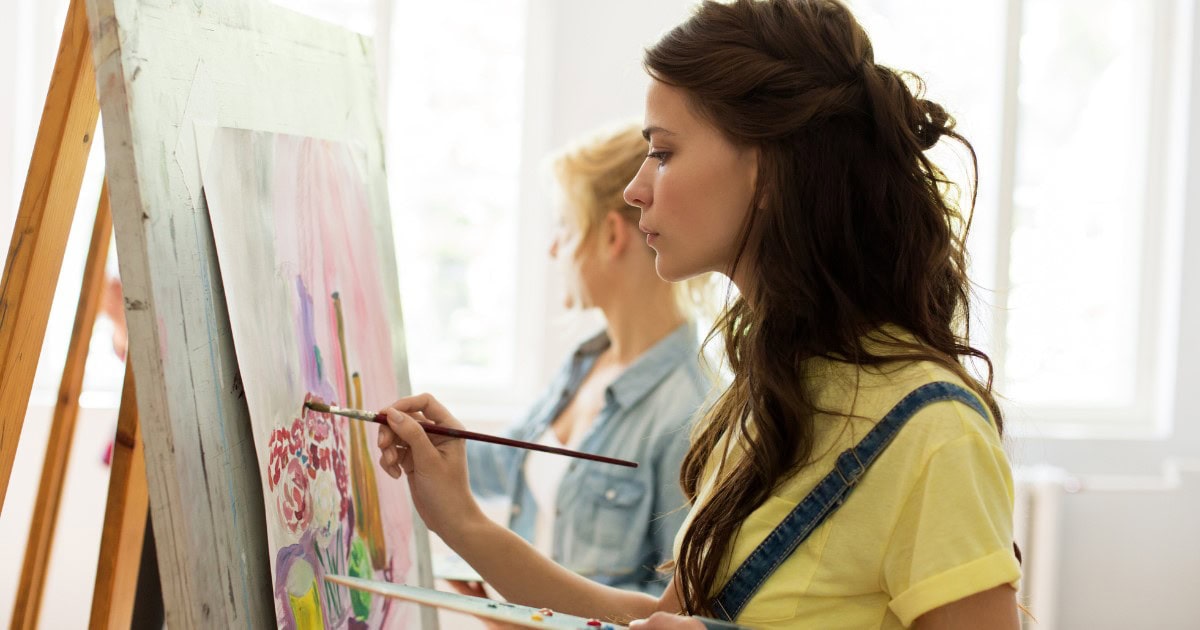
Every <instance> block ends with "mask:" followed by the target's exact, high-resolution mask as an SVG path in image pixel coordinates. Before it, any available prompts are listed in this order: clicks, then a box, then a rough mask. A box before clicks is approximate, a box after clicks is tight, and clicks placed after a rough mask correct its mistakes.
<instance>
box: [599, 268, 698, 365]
mask: <svg viewBox="0 0 1200 630" xmlns="http://www.w3.org/2000/svg"><path fill="white" fill-rule="evenodd" d="M601 311H602V312H603V313H604V319H605V321H606V322H607V324H608V338H609V341H610V342H611V346H609V350H608V355H609V360H611V361H613V362H614V363H616V364H617V365H620V366H622V367H624V366H628V365H629V364H631V363H633V362H634V361H636V360H637V358H638V357H640V356H641V355H642V354H643V353H644V352H646V350H649V349H650V347H651V346H653V345H654V344H656V343H658V342H659V341H661V340H662V339H663V338H664V337H666V336H667V335H669V334H671V333H672V332H673V331H674V330H675V329H676V328H678V327H679V326H680V325H681V324H683V323H684V322H685V321H686V318H685V317H684V315H683V313H682V312H681V311H680V310H679V306H678V305H677V304H676V303H675V297H674V295H673V294H672V292H671V290H670V288H669V287H668V288H667V290H666V291H658V292H655V293H654V294H650V295H641V296H632V297H627V298H624V299H621V300H616V301H614V303H612V304H609V305H607V306H606V307H602V308H601Z"/></svg>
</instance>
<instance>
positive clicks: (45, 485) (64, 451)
mask: <svg viewBox="0 0 1200 630" xmlns="http://www.w3.org/2000/svg"><path fill="white" fill-rule="evenodd" d="M111 237H112V214H111V212H110V208H109V205H108V184H107V182H106V183H105V185H104V187H102V188H101V190H100V203H99V204H98V206H97V207H96V222H95V224H94V225H93V227H92V241H91V245H90V246H89V247H88V255H87V263H86V264H85V265H84V268H83V283H82V284H81V285H80V287H79V304H78V306H77V307H76V310H75V325H74V328H73V329H72V331H71V342H70V346H68V348H67V363H66V366H65V367H64V368H63V376H62V380H61V381H60V382H59V385H58V402H57V403H56V404H55V406H54V419H53V420H52V421H51V422H52V423H51V426H50V439H49V440H48V441H47V442H46V459H45V460H44V461H43V462H42V479H41V483H40V484H38V495H37V503H36V504H34V508H33V519H32V522H31V524H30V527H29V541H28V542H27V543H26V545H25V561H24V563H23V564H22V567H21V581H20V582H19V584H18V586H17V600H16V602H15V605H14V606H13V618H12V626H11V628H13V630H18V629H26V630H33V629H34V628H36V627H37V623H38V615H39V613H40V611H41V603H42V592H43V590H44V589H45V587H46V569H47V567H48V566H49V563H50V549H51V546H52V545H53V543H54V530H55V527H56V525H57V523H58V507H59V503H60V501H61V499H62V489H63V483H64V480H65V477H66V473H67V463H68V462H69V461H70V458H71V443H72V441H73V440H74V437H75V420H76V419H77V417H78V416H79V394H80V392H81V391H82V389H83V370H84V366H85V365H86V364H87V356H88V345H89V344H90V343H91V340H92V327H93V326H94V325H95V323H96V314H97V312H98V311H99V309H100V297H101V295H102V294H103V291H104V263H105V260H107V259H108V243H109V239H110V238H111Z"/></svg>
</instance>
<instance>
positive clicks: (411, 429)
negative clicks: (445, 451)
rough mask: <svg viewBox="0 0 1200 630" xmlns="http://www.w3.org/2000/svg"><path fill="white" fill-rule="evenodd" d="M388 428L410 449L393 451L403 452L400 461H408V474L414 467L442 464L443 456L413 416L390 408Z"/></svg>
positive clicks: (399, 456)
mask: <svg viewBox="0 0 1200 630" xmlns="http://www.w3.org/2000/svg"><path fill="white" fill-rule="evenodd" d="M386 413H387V422H388V426H389V427H391V429H392V431H394V432H395V433H396V437H398V438H399V439H400V442H402V443H403V445H405V446H407V447H408V448H405V449H393V450H396V451H403V452H402V453H399V454H398V460H401V461H402V460H406V459H407V460H408V462H407V463H408V466H407V468H406V472H410V473H411V472H412V468H413V466H414V465H415V466H420V467H423V468H424V467H430V466H435V465H437V464H439V463H440V462H441V459H442V457H441V454H440V453H439V452H438V450H437V447H436V446H434V445H433V442H430V441H429V436H428V435H426V434H425V429H422V428H421V425H420V424H419V423H417V421H416V420H415V419H413V417H412V416H410V415H408V414H406V413H401V412H399V411H397V410H396V409H394V408H389V409H387V411H386Z"/></svg>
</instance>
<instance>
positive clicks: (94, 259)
mask: <svg viewBox="0 0 1200 630" xmlns="http://www.w3.org/2000/svg"><path fill="white" fill-rule="evenodd" d="M99 113H100V107H99V104H98V102H97V99H96V79H95V71H94V68H93V65H92V43H91V37H90V35H89V32H88V21H87V15H86V14H85V12H84V6H83V1H82V0H71V2H70V7H69V9H68V11H67V19H66V24H65V26H64V28H63V37H62V43H61V45H60V46H59V51H58V58H57V60H56V61H55V64H54V73H53V75H52V77H51V80H50V89H49V91H48V93H47V95H46V104H45V107H44V109H43V111H42V120H41V124H40V126H39V128H38V134H37V139H36V141H35V144H34V149H33V157H32V159H31V161H30V165H29V174H28V177H27V179H26V181H25V188H24V192H23V193H22V196H21V204H20V208H19V210H18V214H17V220H16V224H15V227H14V229H13V239H12V243H11V245H10V246H9V253H8V258H7V260H6V262H5V266H4V278H3V283H2V284H0V418H2V421H0V505H2V504H3V501H4V497H5V495H6V493H7V490H8V481H9V477H10V475H11V473H12V466H13V459H14V457H15V455H16V450H17V442H18V440H19V438H20V435H21V427H22V424H23V423H24V417H25V413H26V408H27V405H28V404H29V396H30V392H31V389H32V385H33V377H34V372H35V371H36V369H37V361H38V355H39V354H40V349H41V345H42V341H43V339H44V337H45V333H46V323H47V318H48V316H49V313H50V305H51V301H52V299H53V297H54V288H55V286H56V285H57V284H58V274H59V270H60V269H61V268H62V261H63V255H64V253H65V250H66V244H67V237H68V234H69V232H70V227H71V221H72V218H73V215H74V213H75V205H76V203H77V201H78V199H79V189H80V186H81V184H82V180H83V173H84V168H85V166H86V164H87V157H88V153H89V150H90V149H91V142H92V137H93V134H94V132H95V128H96V120H97V118H98V117H99ZM111 235H112V216H111V211H110V208H109V203H108V191H107V183H106V185H105V186H104V188H103V189H102V191H101V194H100V203H99V205H98V207H97V210H96V220H95V224H94V226H93V229H92V237H91V244H90V246H89V250H88V256H87V263H86V265H85V268H84V276H83V284H82V287H81V290H80V295H79V303H78V307H77V309H76V313H75V323H74V328H73V330H72V333H71V341H70V346H69V350H68V354H67V362H66V366H65V368H64V370H63V379H62V381H61V383H60V385H59V393H58V399H57V403H56V405H55V409H54V416H53V425H52V427H51V432H50V439H49V442H48V444H47V447H46V458H45V461H44V463H43V467H42V478H41V483H40V485H39V488H38V497H37V503H36V504H35V507H34V514H33V521H32V524H31V527H30V533H29V542H28V545H27V546H26V549H25V561H24V565H23V568H22V572H21V579H20V583H19V586H18V591H17V598H16V602H15V607H14V611H13V618H12V623H11V627H12V628H14V629H15V628H31V629H32V628H35V627H37V620H38V613H39V610H40V606H41V600H42V592H43V589H44V586H45V577H46V569H47V565H48V561H49V558H50V548H51V544H52V542H53V539H54V528H55V521H56V517H57V515H58V506H59V501H60V498H61V495H62V487H63V481H64V476H65V471H66V465H67V460H68V458H69V455H70V451H71V442H72V437H73V435H74V432H75V421H76V417H77V416H78V412H79V394H80V390H81V386H82V382H83V372H84V364H85V363H86V360H87V349H88V345H89V342H90V340H91V331H92V326H93V324H94V323H95V320H96V314H97V311H98V309H99V302H100V296H101V292H102V291H103V287H104V264H105V259H106V258H107V255H108V243H109V239H110V237H111ZM147 505H148V494H147V487H146V470H145V460H144V458H143V454H142V440H141V432H140V430H139V428H138V419H137V401H136V397H135V390H134V383H133V373H132V371H130V369H129V365H128V363H126V369H125V385H124V388H123V392H122V395H121V407H120V412H119V420H118V425H117V434H116V438H115V443H114V447H113V463H112V475H111V478H110V481H109V491H108V502H107V508H106V510H105V516H104V530H103V534H102V538H101V543H100V558H99V564H98V566H97V572H96V587H95V592H94V595H93V599H92V614H91V624H90V625H91V627H92V628H128V627H129V626H130V623H131V620H132V615H133V601H134V592H135V587H136V583H137V576H138V562H139V559H140V554H141V550H142V542H143V538H144V535H145V523H146V510H147Z"/></svg>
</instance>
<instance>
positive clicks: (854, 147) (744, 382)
mask: <svg viewBox="0 0 1200 630" xmlns="http://www.w3.org/2000/svg"><path fill="white" fill-rule="evenodd" d="M645 66H646V69H647V71H648V72H649V73H650V75H651V76H652V77H653V78H654V79H656V80H658V81H661V82H663V83H665V84H668V85H671V86H674V87H676V88H680V89H682V90H683V91H684V93H685V94H686V95H687V96H688V98H689V104H690V105H691V106H692V107H693V109H694V111H696V112H698V113H699V115H701V116H702V117H704V118H705V119H706V120H707V121H708V122H710V123H711V124H713V125H714V126H715V127H716V128H717V129H719V130H720V131H721V132H722V133H723V134H724V135H725V137H726V138H727V139H728V140H729V141H730V142H732V143H733V144H734V145H736V146H738V147H750V148H753V149H755V150H757V152H758V156H759V166H758V169H759V170H758V179H757V182H758V183H757V190H756V192H755V195H754V199H753V202H752V205H751V207H750V209H749V214H748V218H747V221H746V224H745V226H744V227H743V229H742V234H741V237H740V239H741V240H740V244H739V247H738V250H737V251H738V254H737V256H736V257H735V260H734V261H733V262H732V267H731V269H730V270H729V274H730V275H731V276H732V275H733V272H734V270H736V269H737V268H738V266H739V265H743V264H752V265H753V266H754V269H753V274H749V275H753V277H755V278H756V279H757V280H756V282H755V284H754V286H753V287H751V288H750V290H749V291H746V290H745V288H743V290H744V292H743V293H742V295H741V296H739V297H737V298H736V299H735V300H734V301H733V302H732V303H731V304H730V305H729V306H728V308H727V309H726V310H725V312H724V313H723V314H722V316H721V318H720V319H719V320H718V321H717V322H716V325H715V326H714V328H713V331H712V333H710V335H709V341H711V340H713V339H714V338H715V337H716V336H717V335H718V334H719V335H720V336H722V337H723V338H724V342H725V350H726V358H727V360H728V361H729V365H730V368H731V370H732V372H733V381H732V384H731V385H730V387H729V389H728V390H726V391H725V393H724V394H723V395H722V396H721V397H720V399H718V400H717V402H716V403H715V404H714V406H713V408H712V410H711V412H710V413H709V416H708V418H707V420H706V422H705V423H703V424H702V425H700V427H699V428H698V430H697V432H696V433H695V434H694V436H693V441H692V445H691V449H690V450H689V452H688V454H687V457H686V458H685V459H684V462H683V469H682V471H681V475H680V477H681V483H682V485H683V490H684V493H685V495H686V496H687V497H688V498H689V500H692V501H694V500H695V498H696V494H697V490H698V487H699V485H700V483H701V480H702V479H703V478H704V475H705V472H706V471H705V467H706V465H707V464H708V462H709V457H710V454H712V453H713V452H714V451H715V450H716V449H718V448H722V446H721V445H722V444H724V443H725V442H724V441H723V440H724V439H738V440H741V446H742V447H744V449H745V456H744V457H742V458H741V459H740V462H741V463H740V465H738V466H736V467H728V469H727V470H722V471H721V472H720V473H719V474H718V473H716V472H714V471H712V470H710V471H708V474H709V475H714V474H715V475H716V480H717V481H716V484H717V485H716V486H715V487H714V489H713V491H712V492H711V493H710V494H709V496H708V499H707V501H706V502H705V503H704V504H703V505H700V506H698V508H697V512H696V514H695V516H694V518H693V520H692V522H691V525H690V527H689V528H688V529H687V531H686V533H685V534H684V537H683V540H682V547H681V549H680V553H679V556H678V558H677V559H676V564H675V569H676V579H677V583H678V586H679V596H680V600H681V602H682V604H683V606H684V609H685V610H686V611H687V612H688V613H690V614H706V613H707V614H711V613H713V612H714V611H712V610H711V600H712V598H713V597H714V596H715V595H716V593H717V592H718V591H719V589H720V588H721V587H722V586H723V584H718V583H716V580H717V575H718V573H719V571H720V569H721V567H722V564H723V563H725V562H728V554H729V549H730V545H731V541H732V540H733V538H734V537H735V536H736V535H737V532H738V529H739V527H740V526H741V523H742V522H743V521H745V520H746V518H747V517H748V516H749V514H750V513H751V512H753V511H754V510H755V509H756V508H757V507H758V506H760V505H762V503H763V502H764V501H765V500H766V499H767V497H768V496H769V495H770V493H771V492H772V491H773V490H774V489H775V488H776V487H777V486H778V485H779V484H780V483H781V482H783V481H784V480H785V479H787V478H788V477H790V476H791V475H793V474H794V473H795V472H796V471H797V470H798V469H799V468H801V467H803V466H804V465H805V464H806V463H807V462H808V461H809V457H810V456H811V454H812V453H811V451H812V444H813V432H814V417H815V416H816V414H817V413H819V412H822V411H823V410H820V409H817V408H816V407H815V406H814V404H813V393H812V392H811V391H809V390H808V388H807V387H806V386H805V379H804V367H805V365H806V362H807V361H808V360H809V359H812V358H814V357H825V358H830V359H834V360H837V361H847V362H850V363H853V364H857V365H860V366H865V365H881V364H884V363H894V362H897V361H922V360H924V361H933V362H936V363H938V364H940V365H944V366H946V367H947V368H949V369H950V370H952V371H953V372H954V373H956V374H957V375H959V376H960V377H961V378H962V379H963V381H964V382H966V383H967V384H968V385H969V386H970V387H972V388H973V389H974V390H975V392H976V393H977V394H978V395H979V396H980V398H981V399H982V400H983V401H984V402H985V403H986V405H987V406H988V407H989V408H990V409H991V412H992V414H993V416H994V417H995V420H996V426H997V427H998V428H999V427H1000V409H999V408H998V407H997V405H996V401H995V399H994V397H993V396H992V392H991V378H992V377H991V371H992V369H991V362H990V360H989V359H988V357H987V355H985V354H984V353H983V352H981V351H980V350H978V349H976V348H973V347H972V346H971V345H970V343H969V341H968V328H969V326H968V323H969V313H968V295H969V291H970V284H969V282H968V279H967V275H966V266H967V265H966V263H967V260H966V251H965V249H964V243H965V240H966V235H967V232H968V230H969V229H970V216H971V212H972V211H973V209H974V205H975V186H974V181H975V179H976V177H977V172H978V165H977V163H976V158H975V152H974V149H973V148H972V147H971V144H970V143H969V142H967V140H966V139H965V138H964V137H963V136H961V135H959V133H958V132H957V131H955V122H954V119H953V118H952V117H951V116H950V115H948V114H947V113H946V110H945V109H943V108H942V107H941V106H940V105H938V104H937V103H934V102H931V101H929V100H926V99H924V98H923V94H924V85H923V84H922V82H921V80H920V79H919V78H918V77H916V76H915V75H913V74H910V73H901V72H897V71H895V70H892V69H891V68H888V67H885V66H882V65H879V64H876V63H875V60H874V53H873V51H872V48H871V42H870V40H869V39H868V38H867V34H866V33H865V32H864V31H863V29H862V27H861V26H860V25H859V24H858V22H857V21H856V20H855V18H854V16H853V15H851V13H850V11H849V10H848V9H847V8H846V7H845V6H844V5H842V4H841V3H840V2H837V1H836V0H736V1H734V2H732V3H717V2H712V1H708V2H704V3H703V4H702V5H700V6H699V7H698V9H697V10H696V13H695V14H694V15H693V16H692V17H691V18H690V19H689V20H688V21H686V22H684V23H683V24H681V25H679V26H678V27H676V28H675V29H674V30H672V31H670V32H669V33H667V34H666V35H665V36H664V37H663V38H662V39H661V40H660V41H659V42H658V43H657V44H655V45H654V46H653V47H651V48H649V49H648V50H647V51H646V55H645ZM943 137H946V138H950V139H953V140H955V141H957V142H959V143H960V144H961V145H962V146H963V147H965V149H966V151H967V153H969V155H970V158H971V169H972V171H971V174H970V177H971V182H972V184H971V186H970V206H969V207H968V208H967V209H966V214H965V216H964V214H963V213H962V212H960V209H959V208H958V202H957V197H958V195H957V193H958V192H959V189H958V188H956V187H955V186H954V184H953V183H952V182H951V180H950V179H949V178H948V177H947V176H946V175H945V174H944V173H943V172H942V171H941V170H940V169H939V168H938V167H937V166H936V165H935V164H934V163H933V162H932V161H931V160H930V159H929V157H928V156H927V155H926V151H927V150H929V149H930V148H932V147H933V146H934V145H935V144H936V143H937V142H938V141H939V140H940V139H942V138H943ZM751 257H752V258H753V260H752V261H751V260H750V259H751ZM885 324H892V325H895V326H899V327H900V328H902V329H904V330H905V331H907V332H908V333H911V335H912V336H913V337H915V339H916V342H915V343H913V342H912V341H911V339H910V338H908V337H907V336H905V335H891V336H888V337H887V338H886V339H885V340H884V341H883V342H884V344H885V345H886V346H888V347H887V349H886V352H884V353H882V354H877V353H872V352H871V351H869V350H868V348H867V347H866V346H865V345H864V340H865V338H866V337H867V336H868V335H869V334H872V333H875V335H876V336H875V337H874V338H875V339H878V331H879V330H880V329H881V327H882V326H884V325H885ZM873 347H874V346H873ZM875 349H876V350H877V351H878V350H879V348H877V347H875ZM972 358H973V359H975V360H978V361H979V362H980V363H981V364H983V365H985V366H986V377H985V378H983V379H977V378H975V377H974V376H972V375H971V373H969V371H968V370H967V369H966V367H965V364H966V363H967V362H968V361H969V360H970V359H972ZM718 459H719V462H720V464H719V465H720V466H721V467H722V468H725V466H724V458H723V457H720V458H718Z"/></svg>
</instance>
